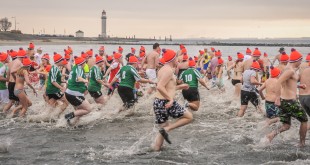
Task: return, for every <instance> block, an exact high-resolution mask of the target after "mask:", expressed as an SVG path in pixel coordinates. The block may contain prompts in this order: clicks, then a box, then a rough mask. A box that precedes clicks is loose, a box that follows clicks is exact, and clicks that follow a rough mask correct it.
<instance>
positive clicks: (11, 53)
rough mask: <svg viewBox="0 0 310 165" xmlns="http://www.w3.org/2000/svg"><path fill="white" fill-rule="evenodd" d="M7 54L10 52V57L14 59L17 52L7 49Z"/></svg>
mask: <svg viewBox="0 0 310 165" xmlns="http://www.w3.org/2000/svg"><path fill="white" fill-rule="evenodd" d="M9 54H10V56H11V58H12V59H15V58H16V56H17V52H16V51H14V50H12V49H11V50H10V51H9Z"/></svg>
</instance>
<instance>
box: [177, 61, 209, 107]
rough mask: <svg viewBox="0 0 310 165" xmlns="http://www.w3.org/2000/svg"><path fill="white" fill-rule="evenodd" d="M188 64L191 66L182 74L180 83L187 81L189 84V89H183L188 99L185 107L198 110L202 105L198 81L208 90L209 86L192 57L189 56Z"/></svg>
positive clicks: (184, 95) (185, 97)
mask: <svg viewBox="0 0 310 165" xmlns="http://www.w3.org/2000/svg"><path fill="white" fill-rule="evenodd" d="M188 66H189V68H188V69H186V70H185V71H183V72H182V73H181V74H180V76H179V78H178V79H179V80H178V83H179V84H181V83H186V84H188V86H189V89H183V90H182V94H183V97H184V99H186V100H187V101H188V103H187V104H186V105H185V107H189V108H190V109H191V110H193V111H198V109H199V106H200V95H199V91H198V82H199V83H200V84H201V85H202V86H204V87H205V88H207V89H208V90H209V88H208V87H207V84H206V82H205V81H204V78H203V76H202V74H201V73H200V72H199V71H198V70H197V69H196V68H195V66H196V62H195V61H194V60H193V59H192V58H189V61H188Z"/></svg>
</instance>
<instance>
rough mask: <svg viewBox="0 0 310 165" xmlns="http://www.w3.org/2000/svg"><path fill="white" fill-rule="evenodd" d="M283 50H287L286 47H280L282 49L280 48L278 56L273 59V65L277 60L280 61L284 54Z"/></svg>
mask: <svg viewBox="0 0 310 165" xmlns="http://www.w3.org/2000/svg"><path fill="white" fill-rule="evenodd" d="M283 52H285V49H284V48H280V49H279V54H278V55H276V56H275V57H274V59H273V60H272V62H271V65H274V63H275V62H276V61H277V60H278V61H279V62H280V57H281V55H282V54H283Z"/></svg>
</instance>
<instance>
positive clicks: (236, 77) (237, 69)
mask: <svg viewBox="0 0 310 165" xmlns="http://www.w3.org/2000/svg"><path fill="white" fill-rule="evenodd" d="M237 56H238V59H237V60H236V62H235V63H234V64H233V65H232V66H230V67H228V68H227V71H228V70H231V69H232V68H233V69H234V74H233V77H232V80H231V83H232V84H233V85H234V86H235V96H236V98H239V96H240V92H241V85H242V84H241V78H242V73H243V72H244V70H243V59H244V55H243V54H242V53H237Z"/></svg>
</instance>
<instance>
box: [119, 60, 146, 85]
mask: <svg viewBox="0 0 310 165" xmlns="http://www.w3.org/2000/svg"><path fill="white" fill-rule="evenodd" d="M116 77H117V78H119V79H120V83H119V85H120V86H125V87H129V88H132V89H134V86H135V83H136V81H139V80H140V79H141V76H140V75H139V74H138V72H137V70H136V69H135V68H134V67H133V66H131V65H126V66H123V67H122V68H121V69H120V70H119V71H118V72H117V74H116Z"/></svg>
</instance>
